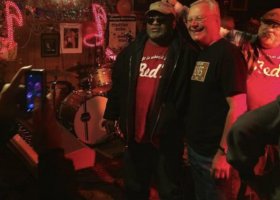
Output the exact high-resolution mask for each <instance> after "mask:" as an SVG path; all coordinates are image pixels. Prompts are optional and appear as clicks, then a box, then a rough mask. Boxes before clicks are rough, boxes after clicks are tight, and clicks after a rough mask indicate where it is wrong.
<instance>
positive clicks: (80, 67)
mask: <svg viewBox="0 0 280 200" xmlns="http://www.w3.org/2000/svg"><path fill="white" fill-rule="evenodd" d="M91 67H92V65H90V64H83V65H82V64H77V65H74V66H72V67H69V68H68V69H66V71H68V72H76V71H81V70H86V69H88V68H91Z"/></svg>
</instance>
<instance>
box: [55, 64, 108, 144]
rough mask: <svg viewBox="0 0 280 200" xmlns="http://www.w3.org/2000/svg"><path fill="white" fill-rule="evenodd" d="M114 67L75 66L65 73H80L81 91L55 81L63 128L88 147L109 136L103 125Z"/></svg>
mask: <svg viewBox="0 0 280 200" xmlns="http://www.w3.org/2000/svg"><path fill="white" fill-rule="evenodd" d="M111 66H112V65H111V64H105V65H102V66H101V67H99V68H93V67H91V66H89V65H76V66H73V67H70V68H69V69H67V70H66V71H68V72H75V73H76V74H78V76H77V78H78V80H79V84H78V89H74V88H73V87H71V83H70V85H69V82H67V81H56V82H55V87H54V88H56V91H55V94H57V95H56V98H55V101H56V102H55V103H54V104H55V108H56V111H57V118H58V120H59V121H60V122H61V124H62V125H63V126H65V127H66V128H67V129H68V130H70V132H72V133H74V134H75V135H76V137H77V138H78V139H80V140H81V141H82V142H84V143H86V144H88V145H96V144H100V143H103V142H104V141H106V140H107V138H108V137H109V136H108V134H107V133H106V130H105V128H104V127H103V126H102V121H103V114H104V111H105V107H106V103H107V98H106V94H107V92H108V91H109V90H110V88H111V85H112V80H111V71H112V69H111Z"/></svg>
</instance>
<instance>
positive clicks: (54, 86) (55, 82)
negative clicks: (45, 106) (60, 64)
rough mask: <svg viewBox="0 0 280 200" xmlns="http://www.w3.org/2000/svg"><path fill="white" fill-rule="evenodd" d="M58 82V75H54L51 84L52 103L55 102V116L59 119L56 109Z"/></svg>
mask: <svg viewBox="0 0 280 200" xmlns="http://www.w3.org/2000/svg"><path fill="white" fill-rule="evenodd" d="M56 84H57V76H54V81H53V82H52V84H51V88H52V103H53V109H54V110H55V118H56V119H57V118H58V116H57V110H56Z"/></svg>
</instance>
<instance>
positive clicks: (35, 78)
mask: <svg viewBox="0 0 280 200" xmlns="http://www.w3.org/2000/svg"><path fill="white" fill-rule="evenodd" d="M44 79H45V77H44V70H43V69H32V70H30V71H28V72H26V75H25V101H26V106H25V110H26V112H32V111H33V110H34V107H35V99H36V98H39V99H40V100H42V99H43V98H44V95H45V92H44V91H45V89H44V87H45V83H44V82H45V81H44Z"/></svg>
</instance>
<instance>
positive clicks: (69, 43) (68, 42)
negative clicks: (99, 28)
mask: <svg viewBox="0 0 280 200" xmlns="http://www.w3.org/2000/svg"><path fill="white" fill-rule="evenodd" d="M60 47H61V48H60V51H61V53H82V25H81V24H79V23H61V24H60Z"/></svg>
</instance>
